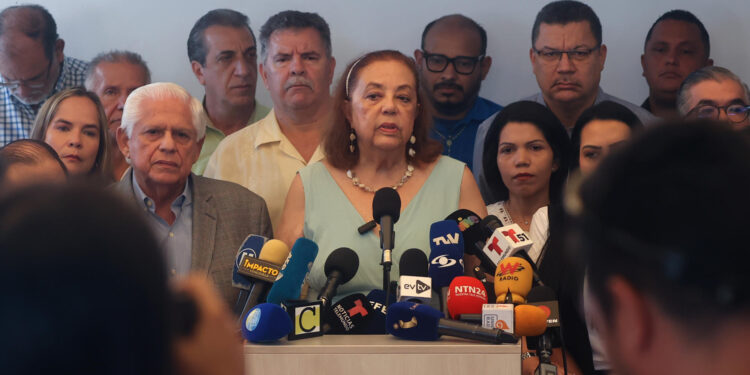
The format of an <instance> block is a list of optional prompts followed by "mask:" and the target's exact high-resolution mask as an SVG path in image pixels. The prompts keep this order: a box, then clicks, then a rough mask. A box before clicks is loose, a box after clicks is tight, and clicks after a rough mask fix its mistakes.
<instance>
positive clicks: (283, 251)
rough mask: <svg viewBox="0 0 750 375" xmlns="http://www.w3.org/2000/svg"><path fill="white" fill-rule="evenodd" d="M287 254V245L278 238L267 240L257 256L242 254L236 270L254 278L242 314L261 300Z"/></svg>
mask: <svg viewBox="0 0 750 375" xmlns="http://www.w3.org/2000/svg"><path fill="white" fill-rule="evenodd" d="M288 255H289V247H288V246H287V245H286V244H285V243H283V242H281V241H279V240H268V242H266V243H265V245H263V249H261V251H260V256H259V258H251V257H249V256H244V257H243V258H242V260H241V261H240V264H239V267H238V269H237V272H239V273H240V274H242V275H246V276H250V277H251V278H253V279H255V284H253V287H252V289H250V296H248V298H247V301H246V302H245V307H244V308H243V309H242V314H241V315H240V316H244V315H245V314H246V313H247V311H249V310H250V309H252V308H253V307H255V305H257V304H259V303H261V302H263V301H264V300H265V298H266V293H267V291H268V288H269V286H270V285H271V284H273V282H274V281H276V278H277V277H278V276H279V270H280V268H281V265H282V264H283V263H284V261H285V260H286V258H287V256H288Z"/></svg>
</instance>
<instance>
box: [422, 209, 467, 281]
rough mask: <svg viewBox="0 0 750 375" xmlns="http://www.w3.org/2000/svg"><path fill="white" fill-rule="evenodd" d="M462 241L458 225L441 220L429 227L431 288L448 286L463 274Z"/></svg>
mask: <svg viewBox="0 0 750 375" xmlns="http://www.w3.org/2000/svg"><path fill="white" fill-rule="evenodd" d="M463 241H464V239H463V236H462V235H461V231H460V230H459V229H458V224H456V222H455V221H453V220H443V221H438V222H436V223H433V224H432V225H431V226H430V268H429V271H428V275H429V276H430V277H431V278H432V286H433V288H443V287H446V286H448V285H450V283H451V280H453V279H454V278H455V277H457V276H461V275H463V273H464V262H463V255H464V242H463Z"/></svg>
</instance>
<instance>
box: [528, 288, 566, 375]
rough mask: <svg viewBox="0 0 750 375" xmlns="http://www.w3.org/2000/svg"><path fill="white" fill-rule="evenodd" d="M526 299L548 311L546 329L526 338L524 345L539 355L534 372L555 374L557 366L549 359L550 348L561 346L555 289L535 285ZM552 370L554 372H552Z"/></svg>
mask: <svg viewBox="0 0 750 375" xmlns="http://www.w3.org/2000/svg"><path fill="white" fill-rule="evenodd" d="M526 300H527V302H528V304H530V305H535V306H540V307H542V308H543V309H545V310H549V311H550V314H549V316H548V317H547V330H546V331H544V333H543V334H541V335H539V336H531V337H527V338H526V345H527V347H528V348H529V350H536V352H537V356H538V357H539V367H537V369H536V373H538V374H556V373H557V367H555V366H554V365H552V362H551V361H550V357H551V356H552V348H555V347H560V346H561V341H560V309H559V306H558V302H557V296H556V295H555V291H554V290H552V288H550V287H548V286H537V287H534V288H532V289H531V291H529V294H528V295H527V296H526ZM553 370H554V372H552V371H553Z"/></svg>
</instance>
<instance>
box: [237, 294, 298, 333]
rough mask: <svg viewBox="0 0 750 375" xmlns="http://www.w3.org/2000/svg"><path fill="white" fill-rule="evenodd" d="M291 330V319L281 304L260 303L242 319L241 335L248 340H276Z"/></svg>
mask: <svg viewBox="0 0 750 375" xmlns="http://www.w3.org/2000/svg"><path fill="white" fill-rule="evenodd" d="M291 331H292V321H291V319H289V315H287V313H286V311H284V309H282V308H281V306H279V305H276V304H273V303H261V304H259V305H257V306H255V307H254V308H252V309H251V310H250V311H249V312H248V313H247V314H246V315H245V317H244V319H242V337H244V338H245V339H246V340H247V341H250V342H270V341H276V340H278V339H280V338H282V337H284V336H286V335H288V334H289V332H291Z"/></svg>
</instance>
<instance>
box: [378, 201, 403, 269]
mask: <svg viewBox="0 0 750 375" xmlns="http://www.w3.org/2000/svg"><path fill="white" fill-rule="evenodd" d="M400 215H401V197H399V195H398V193H397V192H396V190H394V189H392V188H389V187H385V188H382V189H380V190H378V191H376V192H375V197H374V198H373V199H372V218H373V219H374V220H375V221H376V222H377V223H378V224H380V248H381V249H383V259H382V262H381V264H383V265H386V266H387V268H388V269H390V265H391V264H392V263H393V261H392V259H391V251H393V246H394V243H395V240H396V233H395V232H394V231H393V225H394V224H396V222H397V221H398V218H399V216H400Z"/></svg>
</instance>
